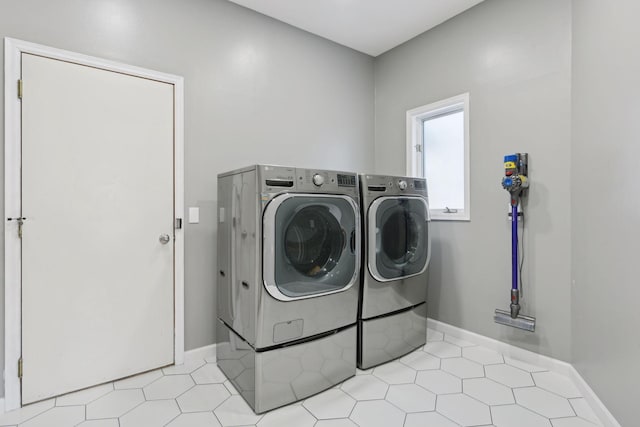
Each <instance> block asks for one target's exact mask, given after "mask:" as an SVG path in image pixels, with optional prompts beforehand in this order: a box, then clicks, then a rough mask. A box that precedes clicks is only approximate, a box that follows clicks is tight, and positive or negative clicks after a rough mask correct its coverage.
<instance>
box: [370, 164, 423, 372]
mask: <svg viewBox="0 0 640 427" xmlns="http://www.w3.org/2000/svg"><path fill="white" fill-rule="evenodd" d="M360 188H361V191H362V197H361V202H362V218H363V235H364V245H363V247H364V254H365V261H364V268H363V274H362V278H361V280H362V284H361V287H362V290H361V297H360V307H359V313H358V367H360V368H362V369H367V368H369V367H371V366H375V365H379V364H381V363H384V362H387V361H389V360H393V359H395V358H397V357H400V356H402V355H404V354H406V353H408V352H410V351H412V350H414V349H415V348H417V347H420V346H421V345H424V344H425V341H426V336H427V332H426V330H427V309H426V297H427V267H428V265H429V259H430V257H431V235H430V234H431V233H430V227H431V219H430V217H429V199H428V195H427V183H426V181H425V180H424V179H419V178H407V177H398V176H381V175H360Z"/></svg>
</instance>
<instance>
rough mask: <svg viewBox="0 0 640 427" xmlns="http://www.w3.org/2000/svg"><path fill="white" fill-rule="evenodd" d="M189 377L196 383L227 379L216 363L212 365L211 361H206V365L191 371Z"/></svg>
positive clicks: (216, 381) (218, 381) (212, 382)
mask: <svg viewBox="0 0 640 427" xmlns="http://www.w3.org/2000/svg"><path fill="white" fill-rule="evenodd" d="M191 377H192V378H193V380H194V381H195V382H196V384H215V383H223V382H225V381H226V379H227V377H225V376H224V374H223V373H222V371H221V370H220V368H218V366H217V365H213V364H211V363H207V364H206V365H204V366H202V367H200V368H198V369H196V370H195V371H193V373H192V374H191Z"/></svg>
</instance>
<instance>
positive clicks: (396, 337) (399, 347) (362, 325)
mask: <svg viewBox="0 0 640 427" xmlns="http://www.w3.org/2000/svg"><path fill="white" fill-rule="evenodd" d="M358 341H359V346H358V347H359V350H360V351H359V354H358V368H360V369H369V368H371V367H373V366H376V365H380V364H381V363H386V362H389V361H390V360H393V359H397V358H398V357H400V356H404V355H405V354H407V353H410V352H411V351H413V350H415V349H416V348H418V347H420V346H422V345H424V344H425V343H426V341H427V303H426V302H425V303H422V304H419V305H417V306H414V307H412V308H410V309H408V310H404V311H400V312H395V313H393V314H388V315H383V316H379V317H375V318H373V319H369V320H359V321H358Z"/></svg>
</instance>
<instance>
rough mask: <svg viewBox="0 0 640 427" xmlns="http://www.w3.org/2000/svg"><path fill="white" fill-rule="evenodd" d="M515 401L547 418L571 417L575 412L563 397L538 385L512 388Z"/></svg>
mask: <svg viewBox="0 0 640 427" xmlns="http://www.w3.org/2000/svg"><path fill="white" fill-rule="evenodd" d="M513 394H514V395H515V396H516V402H517V403H518V404H519V405H520V406H524V407H525V408H527V409H530V410H532V411H533V412H535V413H538V414H540V415H542V416H545V417H547V418H559V417H573V416H575V412H573V408H572V407H571V405H570V404H569V401H568V400H567V399H565V398H564V397H560V396H558V395H556V394H553V393H550V392H548V391H546V390H543V389H541V388H538V387H528V388H517V389H515V390H513Z"/></svg>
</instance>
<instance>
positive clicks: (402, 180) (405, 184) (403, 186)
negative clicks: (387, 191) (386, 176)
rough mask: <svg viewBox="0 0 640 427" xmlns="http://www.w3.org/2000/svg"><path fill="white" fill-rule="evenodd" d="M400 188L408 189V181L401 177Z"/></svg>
mask: <svg viewBox="0 0 640 427" xmlns="http://www.w3.org/2000/svg"><path fill="white" fill-rule="evenodd" d="M398 188H399V189H401V190H406V189H407V181H405V180H404V179H401V180H400V181H398Z"/></svg>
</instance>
